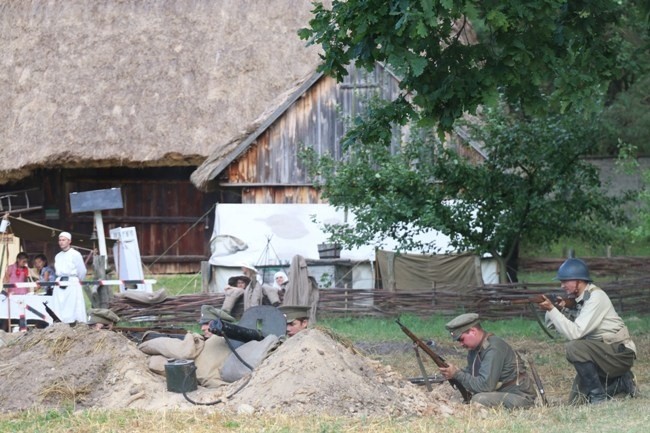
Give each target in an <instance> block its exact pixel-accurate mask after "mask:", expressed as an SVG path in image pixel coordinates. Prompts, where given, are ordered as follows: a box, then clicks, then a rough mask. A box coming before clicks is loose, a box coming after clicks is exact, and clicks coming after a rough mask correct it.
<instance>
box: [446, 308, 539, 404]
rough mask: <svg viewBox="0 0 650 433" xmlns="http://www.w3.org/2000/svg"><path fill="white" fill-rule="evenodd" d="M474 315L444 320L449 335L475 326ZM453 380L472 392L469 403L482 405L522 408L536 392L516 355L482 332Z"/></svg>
mask: <svg viewBox="0 0 650 433" xmlns="http://www.w3.org/2000/svg"><path fill="white" fill-rule="evenodd" d="M479 323H480V322H479V316H478V314H474V313H468V314H463V315H460V316H458V317H457V318H455V319H454V320H452V321H451V322H449V323H447V325H446V328H447V329H448V330H449V332H450V334H451V336H452V338H453V339H454V340H458V339H459V338H460V336H461V335H462V334H463V333H464V332H465V331H467V330H469V329H470V328H472V327H474V326H476V325H478V324H479ZM454 379H456V380H457V381H458V382H460V383H461V384H462V385H463V386H464V387H465V388H466V389H467V390H468V391H469V392H471V393H472V394H473V396H472V400H471V401H472V402H473V403H479V404H481V405H483V406H501V405H502V406H504V407H506V408H517V407H521V408H525V407H530V406H532V405H533V404H534V402H535V398H536V397H537V392H536V390H535V387H534V384H533V382H532V381H531V380H530V378H529V376H528V374H527V373H526V366H525V365H524V363H523V361H522V360H521V358H520V357H519V355H518V354H517V353H516V352H515V351H514V350H513V349H512V347H510V345H509V344H508V343H506V342H505V341H504V340H503V339H501V338H499V337H497V336H495V335H492V334H489V333H485V337H484V338H483V341H481V344H480V345H479V346H478V347H477V348H475V349H472V350H469V352H468V353H467V367H465V368H464V369H462V370H460V371H458V372H457V373H456V374H455V375H454Z"/></svg>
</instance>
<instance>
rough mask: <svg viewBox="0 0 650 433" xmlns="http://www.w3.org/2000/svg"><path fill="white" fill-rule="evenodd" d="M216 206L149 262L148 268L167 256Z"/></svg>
mask: <svg viewBox="0 0 650 433" xmlns="http://www.w3.org/2000/svg"><path fill="white" fill-rule="evenodd" d="M216 206H217V204H216V203H215V204H213V205H212V206H211V207H210V209H208V211H207V212H206V213H204V214H203V215H201V217H199V219H197V220H196V222H195V223H194V224H192V225H191V226H190V228H188V229H187V230H185V233H183V234H182V235H180V236H179V237H178V238H177V239H176V241H174V243H173V244H171V245H170V246H169V248H167V249H166V250H165V251H163V252H162V254H161V255H159V256H158V257H157V258H156V260H154V261H153V262H151V263H150V264H149V266H153V265H155V264H156V263H157V262H158V260H160V259H161V258H162V257H163V256H164V255H165V254H167V253H168V252H169V250H171V249H172V248H174V247H175V246H176V245H177V244H178V243H179V242H180V240H181V239H183V238H184V237H185V236H186V235H187V234H188V233H189V232H190V230H192V229H193V228H194V227H196V226H197V225H198V224H199V223H200V222H201V221H203V219H204V218H205V217H206V216H208V214H209V213H210V212H212V210H213V209H214V208H215V207H216Z"/></svg>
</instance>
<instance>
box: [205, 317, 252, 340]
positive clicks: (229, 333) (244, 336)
mask: <svg viewBox="0 0 650 433" xmlns="http://www.w3.org/2000/svg"><path fill="white" fill-rule="evenodd" d="M208 330H209V331H210V332H211V333H213V334H215V335H218V336H220V337H226V338H229V339H231V340H237V341H241V342H243V343H247V342H249V341H253V340H254V341H262V340H263V339H264V336H263V335H262V331H259V330H257V329H250V328H246V327H243V326H239V325H235V324H233V323H229V322H224V321H223V320H221V319H215V320H212V321H211V322H210V323H209V324H208Z"/></svg>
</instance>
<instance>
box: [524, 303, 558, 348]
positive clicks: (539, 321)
mask: <svg viewBox="0 0 650 433" xmlns="http://www.w3.org/2000/svg"><path fill="white" fill-rule="evenodd" d="M528 309H529V310H530V311H531V312H532V313H533V316H535V320H537V324H538V325H539V326H540V328H542V331H544V333H546V335H548V336H549V337H551V340H554V339H555V337H554V336H553V334H551V333H550V332H549V331H548V329H546V325H545V324H544V322H542V319H540V317H539V313H538V310H537V308H535V306H534V305H533V304H531V303H529V304H528Z"/></svg>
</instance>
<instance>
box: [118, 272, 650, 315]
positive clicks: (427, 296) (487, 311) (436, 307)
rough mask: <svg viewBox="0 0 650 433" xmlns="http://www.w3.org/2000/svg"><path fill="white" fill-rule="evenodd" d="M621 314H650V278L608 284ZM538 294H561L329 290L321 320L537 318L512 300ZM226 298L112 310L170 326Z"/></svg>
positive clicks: (528, 289)
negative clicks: (461, 315) (467, 315)
mask: <svg viewBox="0 0 650 433" xmlns="http://www.w3.org/2000/svg"><path fill="white" fill-rule="evenodd" d="M600 286H601V287H602V288H603V289H604V290H605V291H606V292H607V293H608V295H609V297H610V298H611V300H612V302H613V303H614V306H615V308H616V310H617V311H618V312H619V314H624V315H629V314H646V313H649V312H650V277H641V278H635V279H630V280H620V281H615V282H610V283H603V284H600ZM536 294H559V295H562V294H563V292H562V291H561V290H559V289H558V287H557V285H554V286H550V285H548V284H497V285H488V286H483V287H451V286H450V287H440V288H436V290H427V291H417V292H388V291H385V290H352V289H326V290H321V291H320V300H319V304H318V314H319V317H336V316H386V317H388V316H396V315H399V314H404V313H411V314H415V315H420V316H426V315H431V314H444V315H454V314H457V313H459V312H463V311H468V312H469V311H472V312H478V313H480V314H481V316H482V317H484V318H486V319H497V318H500V319H503V318H513V317H531V318H532V314H533V313H532V312H531V311H530V309H529V307H528V306H527V305H526V304H518V305H512V304H510V301H513V300H517V299H520V300H521V299H527V298H529V297H531V296H533V295H536ZM222 303H223V295H222V294H196V295H184V296H177V297H170V298H168V299H167V300H165V301H164V302H161V303H159V304H153V305H152V304H142V303H138V302H135V301H131V300H127V299H125V298H123V297H118V298H115V299H114V300H113V301H112V302H111V305H110V307H111V309H112V310H113V311H115V312H116V313H117V314H118V315H119V316H120V317H121V318H122V319H123V320H129V321H145V322H148V323H153V324H155V325H161V326H167V325H178V324H183V323H191V322H195V321H196V320H197V319H198V316H199V311H200V307H201V305H203V304H210V305H214V306H217V307H219V306H220V305H221V304H222Z"/></svg>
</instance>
